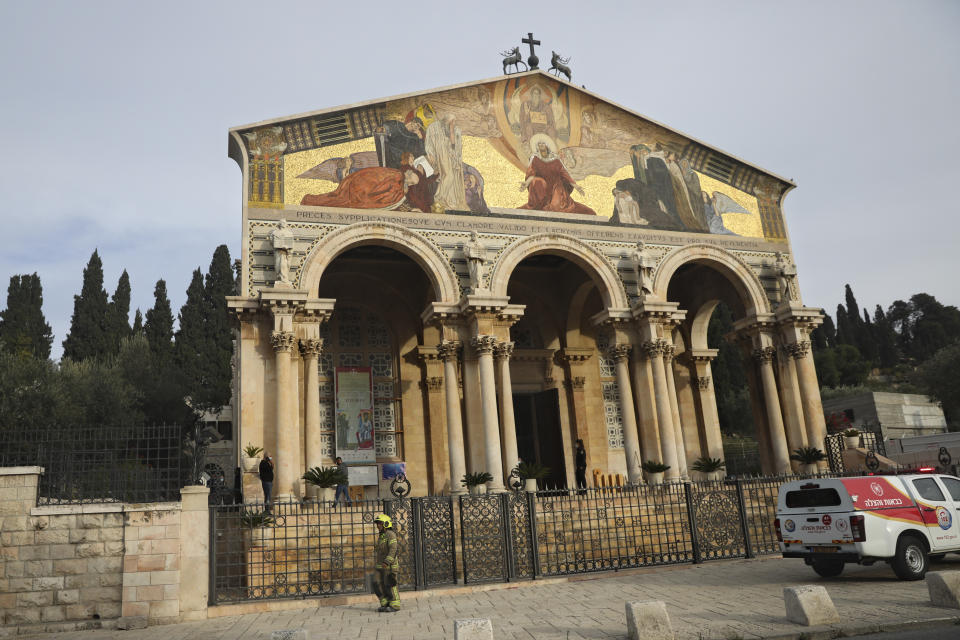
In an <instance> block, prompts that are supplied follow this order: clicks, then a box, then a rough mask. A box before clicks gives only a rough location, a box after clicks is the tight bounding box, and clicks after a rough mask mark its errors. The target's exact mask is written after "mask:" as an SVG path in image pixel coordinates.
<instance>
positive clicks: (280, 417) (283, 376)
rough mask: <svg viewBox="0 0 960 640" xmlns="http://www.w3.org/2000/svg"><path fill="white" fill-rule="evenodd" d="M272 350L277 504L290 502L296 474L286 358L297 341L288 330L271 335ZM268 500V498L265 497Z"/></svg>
mask: <svg viewBox="0 0 960 640" xmlns="http://www.w3.org/2000/svg"><path fill="white" fill-rule="evenodd" d="M270 338H271V341H272V343H273V351H274V362H275V366H274V369H275V370H276V376H277V384H276V392H275V398H276V431H277V451H276V457H275V461H274V478H273V481H274V486H273V498H274V499H275V500H277V501H284V502H289V501H292V500H294V498H295V497H296V492H295V489H294V486H295V484H296V482H297V471H298V470H299V469H300V460H299V459H298V458H297V449H298V447H297V442H296V440H297V439H299V437H300V434H299V429H297V419H296V417H295V415H294V412H295V411H296V407H293V406H291V405H290V393H289V390H290V384H291V378H292V376H291V368H290V360H291V358H290V355H291V353H292V352H293V345H294V344H296V341H297V338H296V336H295V335H294V333H293V332H292V331H274V332H273V334H272V335H271V337H270ZM267 499H268V500H269V497H267Z"/></svg>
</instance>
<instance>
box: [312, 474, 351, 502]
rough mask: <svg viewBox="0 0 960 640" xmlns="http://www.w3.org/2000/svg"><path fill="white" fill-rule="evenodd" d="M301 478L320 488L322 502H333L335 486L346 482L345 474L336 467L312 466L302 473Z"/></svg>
mask: <svg viewBox="0 0 960 640" xmlns="http://www.w3.org/2000/svg"><path fill="white" fill-rule="evenodd" d="M303 479H304V480H306V481H307V484H309V485H311V486H314V487H318V488H319V489H320V500H321V501H322V502H333V498H334V492H335V491H336V486H337V485H338V484H346V483H347V474H345V473H344V472H343V471H341V470H340V469H339V468H337V467H313V468H312V469H308V470H307V472H306V473H305V474H303Z"/></svg>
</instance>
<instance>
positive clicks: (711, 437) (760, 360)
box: [654, 246, 823, 473]
mask: <svg viewBox="0 0 960 640" xmlns="http://www.w3.org/2000/svg"><path fill="white" fill-rule="evenodd" d="M654 290H655V291H656V292H657V293H658V294H660V295H661V296H663V298H664V299H666V300H668V301H670V302H671V303H676V305H677V307H678V308H679V309H680V310H682V311H683V312H685V317H684V319H683V321H682V322H679V323H677V326H676V327H675V329H673V330H672V331H671V334H672V338H673V340H672V341H673V347H674V357H673V360H672V362H671V367H670V371H668V375H669V376H672V380H673V382H674V386H675V388H676V402H677V405H678V411H677V412H675V413H676V417H677V419H678V420H679V425H680V431H681V435H680V437H679V440H680V441H682V442H683V443H684V447H685V451H684V453H686V456H687V461H688V462H691V463H692V461H693V456H703V457H722V456H723V448H722V441H721V439H720V424H719V417H718V412H717V403H716V395H715V393H716V392H715V390H716V380H715V379H714V374H713V370H712V365H711V361H712V360H713V359H714V358H716V356H717V353H718V347H719V346H720V345H719V344H709V343H708V335H707V334H708V328H709V325H710V318H711V316H712V315H713V314H714V312H715V310H716V308H717V306H718V305H719V304H721V303H722V304H723V305H725V307H726V309H729V311H730V312H731V313H732V316H733V320H734V322H733V327H732V328H733V331H731V332H730V334H729V335H728V336H726V338H727V339H728V340H731V341H732V342H733V343H734V344H736V345H737V351H739V354H740V356H741V357H742V359H743V365H744V367H743V372H744V375H745V378H746V382H747V385H748V387H749V390H750V403H751V407H752V415H753V421H754V424H755V428H756V435H757V440H758V443H759V452H760V460H761V464H762V470H763V471H764V472H767V473H782V472H786V471H790V470H791V463H790V460H789V456H790V452H791V451H793V450H795V449H798V448H800V447H805V446H821V444H820V443H821V441H822V427H821V425H822V423H823V418H822V411H819V412H818V410H817V408H816V406H817V405H818V404H819V402H818V401H817V402H813V401H805V400H804V398H805V397H807V396H812V395H815V396H816V398H817V399H818V398H819V392H818V390H816V389H815V387H814V388H813V389H811V388H810V387H811V386H812V385H811V384H810V379H811V376H812V377H813V378H815V374H813V372H812V362H811V361H810V356H809V354H808V352H807V347H808V345H809V342H808V339H809V330H810V329H811V328H812V326H815V325H809V324H805V323H804V322H803V321H801V320H798V319H797V316H796V315H795V312H796V311H797V309H795V308H793V307H791V306H790V304H789V301H786V304H781V305H780V306H778V307H777V308H772V307H773V305H772V304H771V302H770V299H769V297H768V295H767V293H766V291H765V290H764V288H763V286H762V284H761V283H760V280H759V278H758V277H757V276H756V274H755V273H754V271H753V270H752V269H750V267H748V266H747V265H746V264H745V263H743V261H742V260H740V259H739V258H737V257H736V256H734V255H733V254H730V253H729V252H726V251H723V250H722V249H718V248H715V247H703V246H689V247H685V248H683V249H679V250H677V251H675V252H674V253H672V254H670V255H668V256H667V257H666V258H665V259H664V261H663V263H662V264H661V265H660V267H659V269H658V270H657V274H656V278H655V285H654ZM803 345H807V347H804V346H803ZM801 380H803V381H802V382H801ZM801 385H803V386H804V387H805V388H804V389H803V393H802V392H801ZM694 434H696V435H694ZM681 464H683V460H682V459H681Z"/></svg>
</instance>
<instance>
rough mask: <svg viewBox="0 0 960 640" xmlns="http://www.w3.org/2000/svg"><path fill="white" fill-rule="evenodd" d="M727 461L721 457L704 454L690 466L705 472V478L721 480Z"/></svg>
mask: <svg viewBox="0 0 960 640" xmlns="http://www.w3.org/2000/svg"><path fill="white" fill-rule="evenodd" d="M726 466H727V463H726V462H724V461H723V460H721V459H720V458H710V457H707V456H703V457H700V458H697V459H696V460H695V461H694V463H693V464H692V465H690V468H691V469H693V470H694V471H698V472H700V473H702V474H703V477H704V479H705V480H714V481H715V480H719V479H720V478H721V476H722V475H723V469H724V468H725V467H726Z"/></svg>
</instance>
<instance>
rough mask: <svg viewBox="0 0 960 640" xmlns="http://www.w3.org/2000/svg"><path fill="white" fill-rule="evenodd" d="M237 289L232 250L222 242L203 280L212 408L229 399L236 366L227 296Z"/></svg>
mask: <svg viewBox="0 0 960 640" xmlns="http://www.w3.org/2000/svg"><path fill="white" fill-rule="evenodd" d="M235 291H236V280H235V277H234V272H233V267H232V264H231V262H230V250H229V249H228V248H227V245H225V244H222V245H220V246H219V247H217V248H216V249H215V250H214V252H213V258H212V259H211V260H210V269H209V270H208V271H207V277H206V282H205V283H204V299H205V303H206V320H207V322H206V329H207V332H206V333H207V335H206V352H205V356H206V357H205V363H204V365H205V369H206V371H205V383H206V387H207V398H206V402H207V403H208V405H209V407H210V408H219V407H222V406H224V405H226V404H229V403H230V395H231V394H230V387H231V380H232V377H233V370H232V368H231V366H230V361H231V359H232V357H233V330H232V328H231V323H230V320H231V319H230V311H229V310H228V309H227V296H229V295H233V294H234V292H235Z"/></svg>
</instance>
